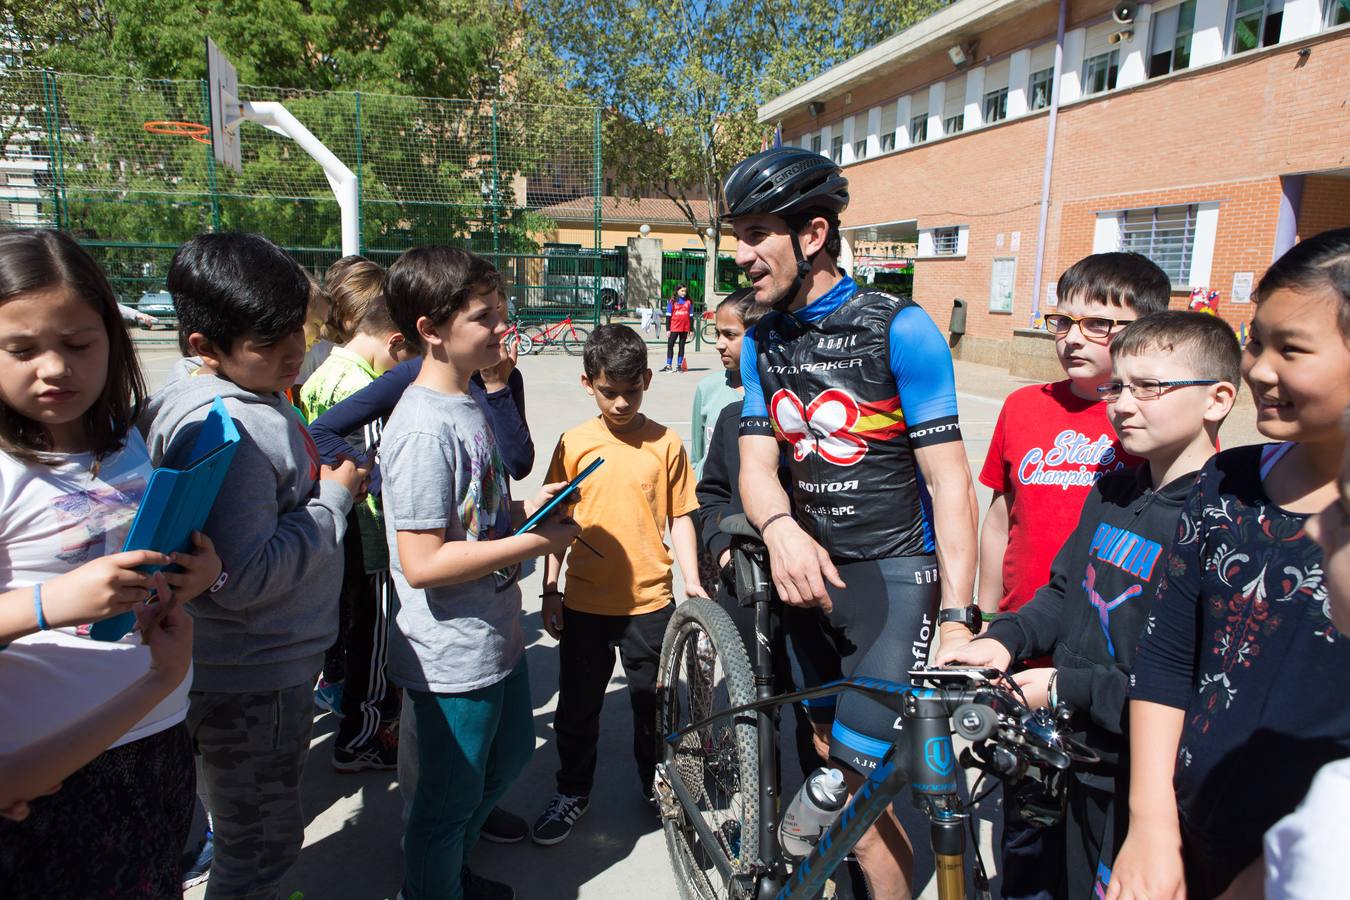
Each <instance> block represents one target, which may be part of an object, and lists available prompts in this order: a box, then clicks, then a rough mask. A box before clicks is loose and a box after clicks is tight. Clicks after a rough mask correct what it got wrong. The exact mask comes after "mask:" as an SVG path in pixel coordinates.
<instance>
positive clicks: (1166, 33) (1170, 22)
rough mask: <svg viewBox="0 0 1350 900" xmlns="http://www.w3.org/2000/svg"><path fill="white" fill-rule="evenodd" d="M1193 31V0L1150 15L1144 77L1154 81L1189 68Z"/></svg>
mask: <svg viewBox="0 0 1350 900" xmlns="http://www.w3.org/2000/svg"><path fill="white" fill-rule="evenodd" d="M1194 31H1195V0H1186V2H1185V3H1181V4H1178V5H1177V6H1172V7H1168V8H1167V9H1164V10H1163V11H1162V12H1157V13H1154V14H1153V41H1152V43H1151V44H1150V49H1149V56H1148V77H1149V78H1157V77H1158V76H1159V75H1166V74H1167V73H1168V72H1175V71H1177V70H1178V69H1184V68H1186V67H1187V66H1189V65H1190V64H1191V34H1192V33H1193V32H1194Z"/></svg>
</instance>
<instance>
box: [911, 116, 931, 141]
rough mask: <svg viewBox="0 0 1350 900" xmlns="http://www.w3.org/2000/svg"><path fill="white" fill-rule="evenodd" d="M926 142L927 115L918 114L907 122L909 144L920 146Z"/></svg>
mask: <svg viewBox="0 0 1350 900" xmlns="http://www.w3.org/2000/svg"><path fill="white" fill-rule="evenodd" d="M926 140H928V113H920V114H919V115H917V116H914V117H913V118H911V119H910V120H909V142H910V143H911V144H922V143H923V142H924V141H926Z"/></svg>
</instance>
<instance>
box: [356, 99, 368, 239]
mask: <svg viewBox="0 0 1350 900" xmlns="http://www.w3.org/2000/svg"><path fill="white" fill-rule="evenodd" d="M362 149H363V148H362V146H361V92H360V91H357V92H356V242H357V247H358V249H357V251H356V252H357V253H364V252H365V250H366V246H365V232H364V231H363V230H362V227H361V226H362V224H363V223H362V221H361V198H362V193H361V152H362Z"/></svg>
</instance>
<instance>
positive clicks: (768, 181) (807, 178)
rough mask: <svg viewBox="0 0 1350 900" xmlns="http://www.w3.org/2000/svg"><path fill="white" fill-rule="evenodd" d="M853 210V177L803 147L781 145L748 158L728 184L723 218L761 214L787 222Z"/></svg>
mask: <svg viewBox="0 0 1350 900" xmlns="http://www.w3.org/2000/svg"><path fill="white" fill-rule="evenodd" d="M847 206H848V179H847V178H845V177H844V174H843V172H842V171H841V170H840V168H839V166H838V165H837V164H836V163H835V162H834V160H832V159H830V158H829V157H828V156H821V155H820V154H819V153H813V152H812V151H810V150H807V149H805V148H803V147H775V148H773V149H772V150H764V151H761V152H760V153H756V154H755V155H754V156H751V157H749V158H748V159H744V160H742V161H741V162H740V163H738V164H737V165H736V167H735V168H733V169H732V170H731V172H730V173H729V174H728V175H727V179H726V181H725V182H723V184H722V218H723V219H728V220H730V219H735V218H738V217H740V216H749V215H755V214H761V215H772V216H782V217H783V218H787V217H788V216H792V215H795V214H798V213H805V212H808V211H810V210H816V209H820V210H828V211H830V212H832V213H834V214H835V215H838V214H839V213H841V212H843V211H844V208H845V207H847Z"/></svg>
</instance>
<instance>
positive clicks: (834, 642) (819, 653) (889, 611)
mask: <svg viewBox="0 0 1350 900" xmlns="http://www.w3.org/2000/svg"><path fill="white" fill-rule="evenodd" d="M839 577H840V578H841V579H842V580H843V582H844V584H846V585H847V587H845V588H843V589H842V590H841V589H839V588H836V587H834V586H833V585H827V587H828V588H829V593H830V600H831V602H832V603H833V604H834V608H833V610H831V611H830V612H829V613H826V612H824V611H823V610H821V609H819V608H814V609H805V608H801V607H786V608H785V609H784V616H783V627H784V629H785V630H786V632H787V636H788V643H789V646H790V648H791V656H792V665H793V675H794V678H795V680H796V682H797V683H798V684H799V685H801V686H802V687H804V688H811V687H817V686H819V685H822V684H825V683H827V682H830V681H834V680H835V679H838V678H846V677H853V676H861V677H872V678H884V679H886V680H888V681H898V682H903V683H906V684H907V683H909V675H908V672H909V670H910V669H915V668H922V667H923V666H926V665H927V664H928V647H929V644H930V643H931V642H932V639H933V632H934V631H935V630H936V622H937V610H938V604H939V603H940V601H941V583H940V581H939V578H938V566H937V557H935V556H896V557H891V558H890V559H876V560H867V561H865V562H856V563H846V564H844V565H840V566H839ZM807 707H808V710H809V712H810V714H811V719H812V721H814V722H816V723H819V724H827V723H830V722H833V723H834V724H833V727H832V728H831V731H830V756H831V757H832V758H834V759H837V760H838V761H840V762H842V763H844V764H845V765H847V766H849V767H850V768H852V769H854V770H856V771H858V772H860V773H862V774H863V775H869V774H871V772H872V770H873V769H875V768H876V767H877V765H878V764H879V763H880V762H881V759H882V757H883V756H885V755H886V753H887V751H889V750H890V747H891V744H892V743H893V742H894V741H895V738H896V736H897V731H898V729H899V727H900V724H901V723H900V720H899V719H898V717H897V715H896V713H894V712H892V711H891V710H889V709H887V708H886V707H885V706H882V705H881V704H880V703H878V702H876V701H875V700H872V699H870V698H868V697H865V696H863V695H862V694H858V693H854V692H852V691H848V692H845V693H842V694H838V695H835V696H832V697H826V698H822V699H819V700H810V701H807Z"/></svg>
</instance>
